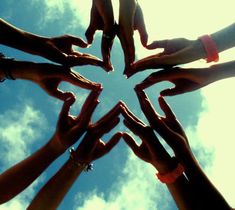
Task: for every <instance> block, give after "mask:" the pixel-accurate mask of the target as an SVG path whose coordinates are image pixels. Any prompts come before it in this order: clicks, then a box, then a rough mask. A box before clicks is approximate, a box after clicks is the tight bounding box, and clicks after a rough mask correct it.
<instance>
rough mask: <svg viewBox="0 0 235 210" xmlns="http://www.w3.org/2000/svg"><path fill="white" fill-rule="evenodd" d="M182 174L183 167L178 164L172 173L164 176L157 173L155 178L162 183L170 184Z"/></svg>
mask: <svg viewBox="0 0 235 210" xmlns="http://www.w3.org/2000/svg"><path fill="white" fill-rule="evenodd" d="M183 173H184V167H183V166H182V165H181V164H180V163H178V165H177V167H176V168H175V169H174V170H173V171H171V172H169V173H166V174H160V173H157V174H156V176H157V178H158V179H159V180H160V181H161V182H162V183H165V184H172V183H174V182H175V181H176V179H178V178H179V177H180V176H181V175H182V174H183Z"/></svg>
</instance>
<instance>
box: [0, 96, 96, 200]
mask: <svg viewBox="0 0 235 210" xmlns="http://www.w3.org/2000/svg"><path fill="white" fill-rule="evenodd" d="M99 93H100V92H99V91H93V92H91V93H90V95H89V96H88V97H87V99H86V101H85V103H84V105H83V107H82V112H83V113H85V114H83V117H81V116H78V117H74V116H71V115H69V109H70V106H71V105H72V104H73V102H74V101H75V98H74V97H73V96H70V98H68V99H67V100H66V101H65V102H64V105H63V108H62V110H61V113H60V117H59V120H58V123H57V128H56V132H55V133H54V135H53V137H52V138H51V139H50V141H49V142H48V143H47V144H46V145H45V146H43V147H42V148H41V149H39V150H38V151H37V152H35V153H34V154H32V155H31V156H29V157H28V158H26V159H25V160H23V161H21V162H19V163H18V164H16V165H15V166H13V167H11V168H9V169H8V170H7V171H5V172H3V173H2V174H1V175H0V203H5V202H7V201H8V200H10V199H11V198H13V197H14V196H16V195H17V194H19V193H20V192H21V191H23V190H24V189H25V188H26V187H28V186H29V185H30V184H31V183H32V182H33V181H34V180H35V179H36V178H37V177H38V176H40V174H41V173H42V172H43V171H44V170H45V169H46V168H47V167H48V166H49V165H50V164H51V163H52V162H53V161H54V160H55V159H56V158H57V157H59V156H60V155H61V154H63V153H64V151H66V149H67V148H68V147H70V146H71V145H72V144H74V143H75V142H76V141H77V140H78V139H79V138H80V137H81V135H83V133H84V132H85V131H86V129H87V127H88V123H89V122H90V118H91V115H92V113H93V111H94V109H95V107H96V105H97V104H98V101H97V99H98V96H99Z"/></svg>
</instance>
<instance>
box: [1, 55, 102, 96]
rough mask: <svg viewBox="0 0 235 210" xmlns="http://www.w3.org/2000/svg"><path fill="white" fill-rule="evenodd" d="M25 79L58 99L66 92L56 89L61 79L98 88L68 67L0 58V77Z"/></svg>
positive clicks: (83, 86) (90, 87)
mask: <svg viewBox="0 0 235 210" xmlns="http://www.w3.org/2000/svg"><path fill="white" fill-rule="evenodd" d="M4 78H8V79H26V80H30V81H32V82H35V83H37V84H38V85H39V86H40V87H41V88H43V89H44V90H45V91H46V92H47V93H48V94H49V95H51V96H53V97H56V98H58V99H60V100H65V99H66V98H67V96H68V94H69V93H68V92H67V93H64V92H63V91H61V90H59V89H58V86H59V84H60V83H61V82H62V81H65V82H69V83H71V84H73V85H77V86H79V87H82V88H85V89H99V88H100V85H99V84H97V83H94V82H92V81H89V80H88V79H86V78H84V77H82V76H81V75H80V74H79V73H77V72H75V71H73V70H71V69H70V68H67V67H63V66H60V65H54V64H49V63H34V62H28V61H16V60H12V59H7V58H2V59H0V79H4Z"/></svg>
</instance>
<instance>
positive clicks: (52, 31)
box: [0, 0, 235, 210]
mask: <svg viewBox="0 0 235 210" xmlns="http://www.w3.org/2000/svg"><path fill="white" fill-rule="evenodd" d="M68 2H69V3H68ZM86 2H87V3H86ZM113 2H114V5H115V8H118V0H113ZM139 3H140V4H141V6H142V9H143V12H144V16H145V21H146V25H147V29H148V32H149V36H150V41H151V40H160V39H166V38H177V37H185V38H189V39H196V38H197V37H198V36H200V35H203V34H208V33H213V32H215V31H217V30H220V29H222V28H223V27H225V26H227V25H229V24H231V23H233V21H234V19H235V14H234V1H233V0H223V1H213V0H206V1H205V0H198V1H193V0H178V1H171V0H165V1H156V0H147V1H146V0H145V1H144V0H139ZM90 8H91V0H90V1H84V0H83V1H82V0H70V1H65V0H31V1H27V0H20V1H15V0H2V1H0V17H1V18H3V19H5V20H6V21H8V22H10V23H11V24H13V25H15V26H17V27H19V28H22V29H24V30H27V31H30V32H33V33H36V34H40V35H43V36H57V35H62V34H67V33H69V34H73V35H76V36H80V37H82V38H85V36H84V32H85V30H86V27H87V26H88V23H89V13H90ZM116 16H118V14H117V13H116ZM100 38H101V33H100V32H98V33H97V34H96V36H95V41H94V43H93V45H92V46H91V47H90V48H89V49H88V50H86V52H89V53H92V54H94V55H96V56H98V57H101V55H100ZM135 44H136V55H137V59H138V58H142V57H144V56H146V55H148V54H150V53H153V51H151V52H148V51H146V50H144V49H143V48H142V47H141V45H140V42H139V37H138V34H135ZM0 51H1V52H3V53H4V54H6V55H7V56H9V57H15V58H16V59H18V60H31V61H37V62H47V61H46V60H44V59H42V58H39V57H36V56H31V55H28V54H26V53H22V52H20V51H18V50H14V49H11V48H7V47H4V46H2V45H1V46H0ZM234 55H235V50H233V49H231V50H228V51H226V52H224V53H221V55H220V62H225V61H229V60H233V58H234ZM112 63H113V65H114V68H115V72H113V73H110V74H107V73H105V72H104V71H102V70H101V69H100V68H95V67H90V66H86V67H79V68H74V69H75V70H76V71H78V72H79V73H81V74H82V75H84V76H86V77H87V78H89V79H91V80H93V81H96V82H100V83H102V84H103V86H104V91H103V92H102V94H101V96H100V101H101V103H100V104H99V106H98V107H97V109H96V111H95V113H94V116H93V119H94V120H96V119H98V118H100V117H101V116H102V115H103V114H105V113H106V112H107V111H108V110H109V109H110V108H111V107H113V105H115V104H116V103H117V101H118V100H123V101H125V102H126V103H127V105H128V106H129V107H130V108H131V109H132V110H133V112H134V113H135V114H136V115H138V116H139V117H141V118H143V115H142V114H141V112H140V109H139V105H138V102H137V99H136V96H135V94H134V91H133V87H134V86H135V84H136V83H138V82H139V81H142V80H143V79H144V78H145V77H146V76H147V75H148V74H149V73H150V72H152V71H154V70H149V71H146V72H144V73H140V74H138V75H136V76H134V77H133V78H131V79H129V80H126V79H125V77H124V76H123V75H122V72H123V68H124V65H123V54H122V50H121V47H120V43H119V41H118V40H115V44H114V47H113V50H112ZM207 65H208V64H206V63H205V61H198V62H194V63H191V64H188V65H187V66H190V67H202V66H207ZM166 86H170V84H168V83H163V84H157V85H154V86H153V87H151V88H149V89H148V90H147V93H148V95H149V96H150V98H151V100H152V102H153V103H154V105H155V106H156V108H157V109H158V105H157V103H156V99H157V96H158V93H159V91H160V90H161V89H162V88H164V87H166ZM61 88H63V89H64V90H72V91H74V93H75V94H76V95H77V102H76V103H75V105H73V108H72V113H73V114H74V115H76V114H78V113H79V110H80V107H81V104H82V103H83V101H84V99H85V98H86V96H87V94H88V92H87V91H84V90H81V89H79V88H76V87H72V86H70V85H68V84H62V85H61ZM234 88H235V80H234V79H227V80H223V81H219V82H217V83H214V84H212V85H210V86H208V87H205V88H203V89H202V90H201V91H195V92H193V93H187V94H184V95H180V96H175V97H171V98H167V101H168V102H169V103H170V105H171V106H172V108H173V110H174V112H175V113H176V115H177V116H178V118H179V120H180V121H181V122H182V124H183V126H184V128H185V130H186V132H187V134H188V137H189V139H190V143H191V145H192V146H193V149H194V151H195V154H196V156H197V158H198V160H199V161H200V163H201V165H202V166H203V168H204V170H205V171H206V173H207V175H208V176H209V177H210V179H211V180H212V181H213V183H214V184H215V186H216V187H217V188H218V189H219V190H220V191H221V192H222V194H223V195H224V197H225V198H226V200H227V201H228V202H229V204H231V206H233V207H234V206H235V196H234V192H233V191H234V186H235V183H234V182H233V180H234V177H235V170H234V168H233V167H230V166H231V165H232V160H233V158H234V152H233V150H234V147H235V143H234V138H235V134H234V132H233V131H234V119H235V111H234V110H233V109H234V107H235V100H234V97H233V96H232V91H233V90H234ZM0 98H1V103H0V108H1V113H0V139H1V142H2V143H1V147H0V171H1V172H2V171H4V170H6V169H7V168H9V167H10V166H12V165H14V164H15V163H17V162H18V161H20V160H23V159H24V158H25V157H27V156H28V155H30V154H31V153H33V152H34V151H35V150H37V149H38V148H40V147H41V146H42V145H43V144H44V143H46V142H47V141H48V139H49V138H50V136H52V134H53V132H54V129H55V125H56V121H57V116H58V113H59V111H60V108H61V105H62V103H61V102H60V101H58V100H56V99H54V98H51V97H50V96H48V95H47V94H46V93H45V92H43V91H42V90H41V89H40V88H39V87H38V86H36V85H35V84H32V83H31V82H27V81H20V80H17V81H6V82H4V83H2V84H1V91H0ZM143 120H145V119H144V118H143ZM117 130H121V131H123V130H125V128H124V126H123V125H122V123H120V124H119V125H118V127H117V128H115V130H114V131H112V132H111V134H113V133H114V132H115V131H117ZM111 134H107V135H106V136H104V140H107V139H108V138H109V137H110V136H111ZM68 157H69V155H68V153H65V154H64V155H63V156H62V157H61V158H59V159H58V160H57V161H56V162H54V163H53V164H52V165H51V166H50V167H49V168H48V170H47V171H45V172H44V173H43V174H42V176H40V177H39V178H38V179H37V180H36V181H35V182H34V183H33V184H32V185H31V186H30V187H29V188H28V189H27V190H25V191H24V192H23V193H22V194H20V195H19V196H17V197H15V198H14V199H12V200H11V201H9V202H8V203H6V204H4V205H1V206H0V210H5V209H10V210H11V209H12V210H15V209H17V210H21V209H22V210H23V209H25V208H26V207H27V205H28V204H29V202H30V200H31V199H32V198H33V197H34V196H35V194H36V193H37V191H38V190H39V189H40V188H41V187H42V186H43V184H44V183H45V182H46V180H48V179H49V178H50V177H51V176H52V175H53V174H54V173H55V172H56V171H57V170H58V169H59V167H60V166H61V165H62V164H63V163H64V162H65V161H66V159H67V158H68ZM94 167H95V170H94V171H93V172H90V173H87V174H82V175H81V176H80V177H79V178H78V180H77V181H76V183H75V184H74V185H73V187H72V188H71V190H70V191H69V193H68V194H67V196H66V197H65V199H64V200H63V202H62V204H61V205H60V208H59V209H61V210H63V209H74V210H91V209H97V210H110V209H112V210H127V209H128V210H165V209H170V210H175V209H177V208H176V206H175V204H174V202H173V200H172V198H171V197H170V195H169V193H168V192H167V190H166V188H165V186H164V185H162V184H160V183H159V182H158V181H157V180H156V178H155V173H156V171H155V170H154V169H153V168H152V167H151V166H150V165H147V164H145V163H144V162H142V161H141V160H139V159H137V158H136V157H135V156H134V155H133V154H132V152H131V151H130V149H128V148H127V146H126V145H125V144H124V143H123V141H121V142H120V143H119V144H118V145H117V147H116V148H115V149H114V150H113V151H111V153H110V154H108V155H107V156H105V157H103V158H102V159H100V160H98V161H96V162H95V166H94Z"/></svg>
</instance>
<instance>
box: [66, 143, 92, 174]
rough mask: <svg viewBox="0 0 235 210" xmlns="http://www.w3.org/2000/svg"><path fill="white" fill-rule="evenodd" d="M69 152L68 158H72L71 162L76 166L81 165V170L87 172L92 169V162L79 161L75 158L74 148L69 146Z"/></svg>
mask: <svg viewBox="0 0 235 210" xmlns="http://www.w3.org/2000/svg"><path fill="white" fill-rule="evenodd" d="M69 154H70V156H69V157H70V159H71V160H72V162H73V164H74V165H75V166H76V167H81V168H83V171H85V172H89V171H91V170H93V164H92V163H84V162H79V161H78V160H77V159H76V155H77V154H76V152H75V150H74V148H73V147H72V148H70V149H69Z"/></svg>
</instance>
